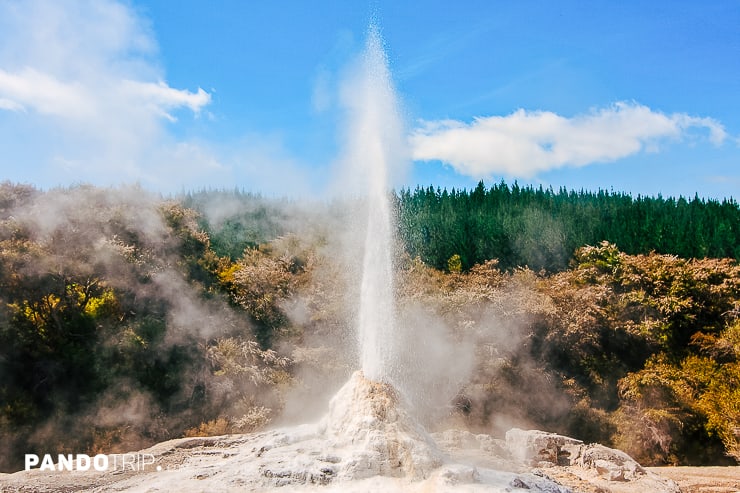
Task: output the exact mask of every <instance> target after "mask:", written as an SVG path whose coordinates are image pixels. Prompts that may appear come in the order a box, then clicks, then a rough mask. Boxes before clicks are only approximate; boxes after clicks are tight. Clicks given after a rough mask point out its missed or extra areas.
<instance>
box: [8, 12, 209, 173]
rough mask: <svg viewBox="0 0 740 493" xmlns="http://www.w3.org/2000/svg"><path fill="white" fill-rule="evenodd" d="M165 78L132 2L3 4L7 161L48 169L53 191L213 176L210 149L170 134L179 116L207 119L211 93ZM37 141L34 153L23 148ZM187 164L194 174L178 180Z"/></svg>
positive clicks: (147, 30) (149, 35)
mask: <svg viewBox="0 0 740 493" xmlns="http://www.w3.org/2000/svg"><path fill="white" fill-rule="evenodd" d="M164 75H165V74H164V73H163V72H162V70H161V67H160V65H159V63H158V61H157V43H156V41H155V39H154V36H153V33H152V32H151V29H150V27H149V24H148V22H147V20H146V19H145V18H143V17H141V16H139V15H138V14H137V13H136V12H135V11H134V10H133V9H132V8H131V7H129V6H127V5H125V4H122V3H119V2H116V1H114V0H22V1H16V0H9V1H3V2H0V145H1V146H2V147H3V148H4V149H5V150H6V153H5V155H4V158H3V161H5V162H6V163H10V166H22V165H24V164H26V165H28V166H31V167H34V166H36V167H42V168H43V172H44V174H45V177H46V179H47V180H48V181H51V183H50V184H54V181H56V183H69V182H73V181H91V182H94V183H117V182H121V181H132V180H138V181H141V182H143V183H144V184H146V183H151V184H158V183H170V184H172V185H173V186H175V187H180V186H182V184H180V183H175V182H176V181H177V180H178V179H179V178H180V177H184V176H197V175H198V174H199V173H211V172H213V170H214V166H213V161H214V160H215V157H214V154H213V153H211V152H210V151H209V150H208V149H207V146H201V145H197V144H194V143H188V142H180V141H178V139H176V138H175V137H174V136H173V135H172V134H171V130H170V128H169V127H168V125H170V124H171V123H172V122H175V121H176V120H177V118H176V116H177V115H178V112H182V111H186V112H188V113H191V114H193V115H195V116H197V115H198V114H200V112H201V111H202V110H203V108H204V107H206V106H207V105H209V104H210V103H211V95H210V94H209V93H208V92H206V91H204V90H203V89H201V88H200V87H196V88H175V87H172V86H170V85H168V84H167V83H166V82H165V76H164ZM19 128H20V129H22V130H19ZM22 132H23V133H22ZM24 136H25V138H24ZM31 140H32V141H33V142H34V145H35V148H34V149H28V148H27V147H28V146H23V145H21V144H20V143H19V142H28V141H31ZM183 149H189V152H188V153H184V152H183ZM186 154H189V155H186ZM192 156H199V157H201V158H202V159H204V162H206V163H210V164H208V165H200V164H198V163H194V161H193V158H192ZM163 157H166V158H167V160H166V162H162V161H161V160H162V158H163ZM3 161H0V163H2V162H3ZM39 161H41V162H39ZM0 165H2V164H0ZM2 166H3V167H5V166H8V164H4V165H2ZM178 166H188V168H187V169H181V170H180V171H181V172H180V173H176V174H175V175H174V176H173V175H172V169H173V167H174V168H177V167H178ZM217 168H218V166H216V169H217Z"/></svg>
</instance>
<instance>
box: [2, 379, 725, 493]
mask: <svg viewBox="0 0 740 493" xmlns="http://www.w3.org/2000/svg"><path fill="white" fill-rule="evenodd" d="M126 460H127V462H126V464H123V466H121V461H122V457H121V456H109V461H108V464H109V468H108V470H107V471H94V470H92V468H91V469H89V470H86V471H76V470H73V471H67V470H64V471H58V470H40V469H34V470H30V471H22V472H18V473H15V474H9V475H0V491H2V492H39V493H40V492H73V491H75V492H77V491H89V492H102V491H106V492H108V491H129V492H151V493H153V492H169V491H188V492H189V493H195V492H211V493H213V492H237V491H238V492H244V491H250V492H267V491H291V492H292V491H298V492H301V491H316V492H375V491H384V492H394V491H395V492H447V491H449V492H452V491H454V492H470V493H474V492H494V493H495V492H528V493H538V492H540V493H566V492H574V493H597V492H598V493H608V492H613V493H643V492H660V493H664V492H665V493H675V492H678V491H685V492H711V493H720V492H721V493H727V492H730V491H739V490H738V487H737V483H738V481H737V479H736V478H737V476H736V475H735V476H734V478H735V479H733V473H737V470H738V468H706V469H703V470H705V471H707V474H706V477H705V478H699V477H698V476H696V475H695V472H694V471H688V470H685V468H672V469H648V468H643V467H641V466H640V465H639V464H637V463H636V462H635V461H634V460H632V459H631V458H630V457H629V456H627V455H626V454H624V453H623V452H620V451H618V450H614V449H609V448H607V447H603V446H601V445H595V444H584V443H582V442H580V441H579V440H575V439H572V438H568V437H564V436H560V435H555V434H551V433H545V432H541V431H533V430H518V429H513V430H510V431H509V432H507V434H506V438H505V439H497V438H494V437H491V436H489V435H474V434H472V433H469V432H466V431H460V430H448V431H445V432H442V433H435V434H433V435H429V434H427V433H426V432H425V431H424V430H423V429H422V427H421V426H419V425H418V424H417V423H416V422H415V421H414V420H413V419H412V418H411V416H410V415H409V414H408V413H407V412H406V411H405V407H404V406H403V403H402V402H400V398H399V396H398V394H397V392H395V390H394V389H393V388H392V387H390V386H389V385H386V384H382V383H377V382H372V381H369V380H367V379H365V378H363V377H362V375H361V374H360V373H356V374H355V375H354V376H353V377H352V378H351V379H350V381H349V382H348V383H347V384H346V385H345V386H344V387H343V388H342V389H341V390H340V391H339V392H338V393H337V395H336V396H335V397H334V398H333V399H332V402H331V404H330V409H329V412H328V414H327V415H326V417H325V418H324V419H323V420H322V421H321V422H319V423H317V424H313V425H303V426H299V427H294V428H286V429H279V430H272V431H267V432H263V433H256V434H250V435H228V436H221V437H208V438H182V439H177V440H170V441H168V442H163V443H160V444H157V445H155V446H154V447H151V448H149V449H146V450H143V451H140V452H137V453H136V454H131V455H130V456H129V457H128V458H127V459H126ZM693 469H697V468H693ZM700 469H701V468H700ZM674 481H675V482H674ZM679 484H680V485H682V486H683V489H682V490H679ZM733 485H734V486H733ZM705 486H709V487H712V488H715V489H703V488H704V487H705ZM721 488H725V489H721ZM732 488H734V489H732Z"/></svg>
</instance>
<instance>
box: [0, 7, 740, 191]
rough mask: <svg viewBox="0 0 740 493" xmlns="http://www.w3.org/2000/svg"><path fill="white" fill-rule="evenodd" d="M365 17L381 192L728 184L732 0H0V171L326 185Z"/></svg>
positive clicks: (50, 176) (739, 133)
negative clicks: (378, 54) (389, 133)
mask: <svg viewBox="0 0 740 493" xmlns="http://www.w3.org/2000/svg"><path fill="white" fill-rule="evenodd" d="M373 15H374V16H375V18H376V19H377V22H378V24H379V25H380V29H381V31H382V35H383V38H384V40H385V45H386V51H387V56H388V60H389V65H390V70H391V73H392V74H393V79H394V84H395V87H396V91H397V94H398V97H399V100H400V103H401V107H402V114H403V116H404V118H405V124H406V130H405V133H406V136H405V140H406V142H407V143H408V154H409V156H411V159H410V162H409V164H408V166H407V169H406V172H405V174H404V175H403V176H402V177H401V178H399V179H398V181H397V182H396V183H395V185H396V186H399V185H403V186H411V187H414V186H416V185H417V184H419V185H423V186H426V185H430V184H433V185H434V186H441V187H445V186H446V187H448V188H449V187H452V186H455V187H460V186H465V187H472V186H474V185H475V184H476V183H477V181H478V180H480V179H483V180H485V181H487V182H489V183H490V182H494V181H499V180H501V179H505V180H506V181H508V182H511V181H513V180H518V181H519V182H520V183H527V184H528V183H532V184H535V185H539V184H542V185H544V186H553V187H554V188H556V189H557V188H558V187H560V186H565V187H567V188H575V189H581V188H585V189H591V190H595V189H598V188H605V189H614V190H619V191H626V192H629V193H633V194H648V195H656V194H658V193H660V194H662V195H664V196H667V195H674V196H677V195H684V196H693V195H694V194H695V193H698V194H699V195H700V196H702V197H716V198H722V197H728V196H733V197H735V198H738V195H739V194H738V191H739V190H740V140H739V137H740V111H739V110H740V28H738V26H740V2H738V1H736V0H730V1H727V0H709V1H704V2H695V1H675V0H674V1H665V2H661V1H652V2H644V1H619V2H616V1H609V2H607V1H590V2H580V1H557V2H553V1H545V0H543V1H528V0H522V1H507V2H504V1H461V2H456V3H454V4H453V3H451V2H442V1H439V2H436V1H427V2H397V1H383V0H376V1H372V2H368V1H351V0H350V1H345V2H333V1H332V2H329V1H318V0H317V1H302V2H299V1H293V2H288V1H269V2H268V1H251V2H246V1H225V0H221V1H208V2H206V1H196V0H183V1H178V2H173V1H165V0H161V1H153V0H150V1H143V0H140V1H133V0H132V1H130V2H116V1H112V0H81V1H70V0H58V1H51V0H50V1H37V0H23V1H15V0H2V1H0V148H2V149H3V152H2V154H0V170H1V171H0V179H9V180H11V181H20V182H30V183H34V184H36V185H38V186H41V187H52V186H56V185H69V184H73V183H80V182H90V183H94V184H99V185H110V184H113V185H115V184H119V183H129V182H139V183H141V184H142V185H143V186H145V187H147V188H150V189H153V190H159V191H162V192H165V193H169V192H178V191H180V190H183V189H197V188H200V187H203V186H207V187H226V188H232V187H234V186H237V187H239V188H244V189H247V190H253V191H259V192H262V193H265V194H268V195H295V196H316V195H321V194H322V193H324V192H325V190H332V189H335V188H332V186H331V184H332V182H333V180H334V178H333V177H334V176H336V174H337V173H336V168H337V166H338V163H339V161H340V156H341V155H342V149H343V145H344V144H343V142H344V141H345V137H346V135H345V133H346V132H344V128H346V126H347V122H346V114H347V112H346V108H345V107H344V105H343V103H342V99H341V97H340V94H341V92H342V87H343V84H345V81H346V80H347V78H348V74H349V72H351V68H350V67H352V66H353V61H354V60H356V58H357V57H358V56H359V54H360V53H361V51H362V49H363V46H364V42H365V36H366V33H367V29H368V24H369V21H370V19H371V18H372V16H373Z"/></svg>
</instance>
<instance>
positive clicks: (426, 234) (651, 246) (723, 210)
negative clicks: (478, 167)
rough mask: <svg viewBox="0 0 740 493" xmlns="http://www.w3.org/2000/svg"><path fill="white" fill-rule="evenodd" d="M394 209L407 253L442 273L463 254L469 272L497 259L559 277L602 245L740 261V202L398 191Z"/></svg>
mask: <svg viewBox="0 0 740 493" xmlns="http://www.w3.org/2000/svg"><path fill="white" fill-rule="evenodd" d="M396 201H397V204H398V211H399V220H398V231H399V237H400V238H402V240H403V242H404V244H405V247H406V249H407V252H408V254H409V255H410V256H411V257H412V258H413V257H417V256H418V257H420V258H421V259H422V260H423V261H424V262H426V263H427V264H429V265H432V266H434V267H436V268H438V269H445V268H447V265H446V262H447V260H448V259H449V258H450V257H451V256H452V255H453V254H459V255H460V258H461V261H462V267H463V269H469V268H470V267H472V266H473V265H475V264H478V263H482V262H484V261H486V260H490V259H494V258H495V259H498V260H499V263H500V265H501V267H502V268H504V269H512V268H516V267H518V266H525V265H526V266H529V267H530V268H531V269H534V270H540V269H545V270H547V271H550V272H553V271H559V270H564V269H566V268H567V267H568V261H569V258H570V256H571V254H572V253H573V252H574V251H575V250H576V249H577V248H579V247H581V246H583V245H587V244H590V245H595V244H599V243H600V242H602V241H608V242H610V243H612V244H616V245H619V246H620V248H621V249H622V251H624V252H626V253H629V254H633V255H634V254H647V253H650V252H652V251H655V252H658V253H664V254H674V255H678V256H679V257H682V258H703V257H715V258H725V257H727V258H734V259H740V208H738V204H737V202H735V201H734V200H733V199H726V200H723V201H721V202H719V201H716V200H702V199H700V198H698V197H695V198H693V199H692V200H690V201H688V200H686V199H684V198H679V199H678V200H676V199H673V198H668V199H665V198H663V197H661V196H658V197H640V196H638V197H637V198H632V197H630V196H629V195H626V194H623V193H617V192H607V191H604V190H599V191H598V192H586V191H580V192H574V191H567V190H565V189H564V188H561V189H560V190H558V191H554V190H553V189H552V188H550V189H543V188H542V187H539V188H534V187H524V188H523V187H520V186H519V185H518V184H517V183H514V184H513V185H511V186H510V185H507V184H506V183H504V182H501V183H499V184H496V185H494V186H492V187H490V188H486V187H485V186H484V184H483V182H480V183H479V184H478V186H477V187H476V188H475V189H474V190H472V191H468V190H456V189H454V188H453V189H452V190H450V191H448V190H446V189H445V190H440V189H439V188H437V189H436V190H435V189H434V188H432V187H428V188H416V189H415V190H414V191H413V192H412V191H411V190H408V189H406V190H401V191H399V192H398V194H397V197H396Z"/></svg>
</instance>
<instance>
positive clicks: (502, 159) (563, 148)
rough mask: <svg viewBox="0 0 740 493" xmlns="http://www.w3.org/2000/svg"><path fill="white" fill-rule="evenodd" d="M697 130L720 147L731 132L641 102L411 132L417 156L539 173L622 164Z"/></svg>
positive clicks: (477, 171) (485, 172)
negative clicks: (570, 114)
mask: <svg viewBox="0 0 740 493" xmlns="http://www.w3.org/2000/svg"><path fill="white" fill-rule="evenodd" d="M692 129H700V130H704V131H708V133H709V140H710V141H711V142H712V143H714V144H716V145H719V144H721V143H722V142H723V141H724V140H725V138H726V137H727V134H726V132H725V130H724V128H723V126H722V125H721V124H720V123H719V122H717V121H716V120H713V119H711V118H699V117H693V116H689V115H686V114H672V115H666V114H664V113H661V112H658V111H653V110H651V109H650V108H648V107H647V106H643V105H639V104H636V103H625V102H620V103H616V104H614V105H612V106H610V107H608V108H603V109H600V110H596V111H592V112H590V113H588V114H583V115H577V116H575V117H572V118H566V117H563V116H560V115H557V114H555V113H552V112H548V111H534V112H528V111H525V110H518V111H516V112H515V113H512V114H511V115H508V116H491V117H480V118H476V119H475V120H474V121H473V122H472V123H469V124H467V123H463V122H460V121H456V120H441V121H433V122H423V124H422V126H421V127H420V128H417V129H416V130H415V131H414V132H413V133H412V135H411V137H410V141H411V147H412V153H413V159H415V160H417V161H431V160H440V161H443V162H446V163H448V164H450V165H452V166H453V167H454V168H455V169H456V170H457V171H458V172H459V173H462V174H464V175H469V176H473V177H487V176H491V175H494V174H503V175H507V176H511V177H523V178H531V177H533V176H535V175H537V174H538V173H541V172H544V171H547V170H550V169H555V168H561V167H563V166H586V165H588V164H592V163H597V162H609V161H615V160H618V159H621V158H624V157H627V156H630V155H632V154H636V153H639V152H642V151H648V152H650V151H655V150H657V149H658V145H659V144H660V143H661V142H663V141H665V140H666V139H674V140H678V139H682V138H684V137H686V136H687V135H689V134H690V133H691V132H690V131H691V130H692Z"/></svg>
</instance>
